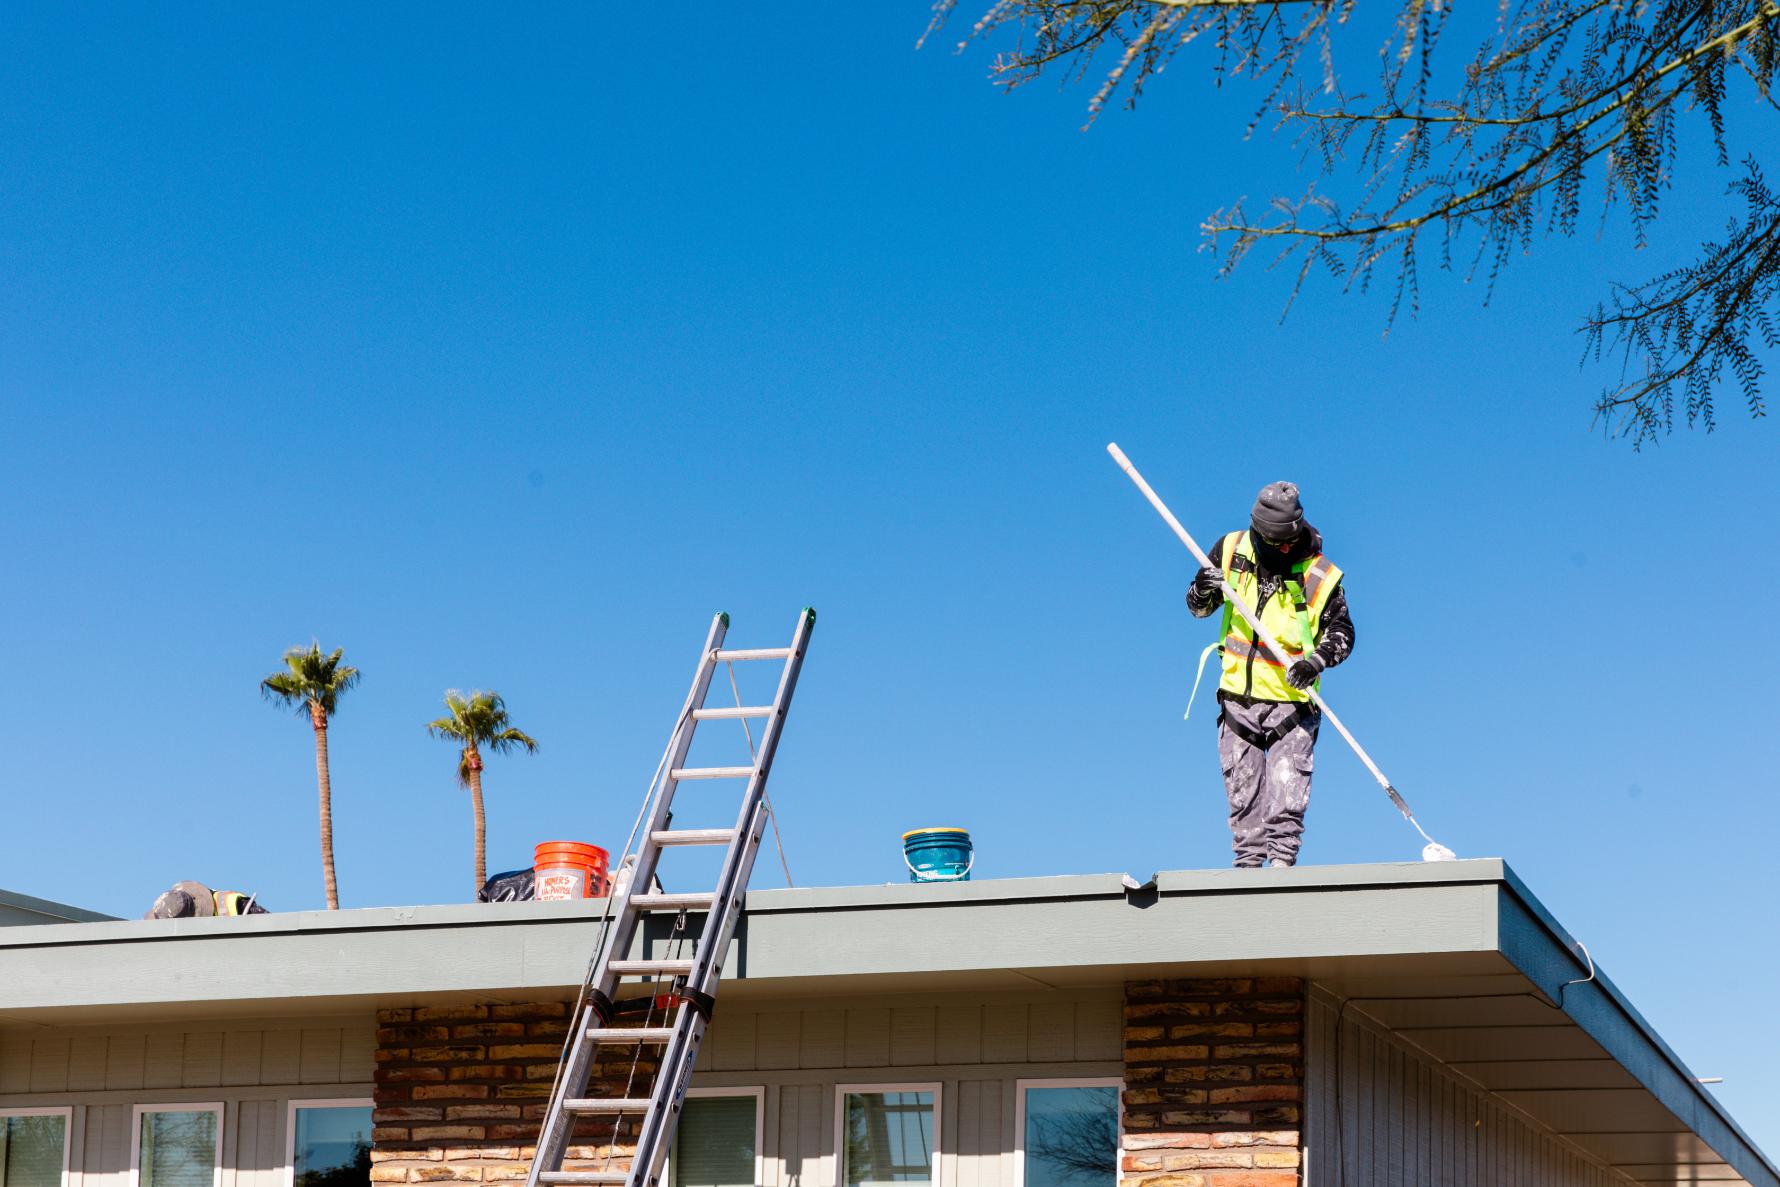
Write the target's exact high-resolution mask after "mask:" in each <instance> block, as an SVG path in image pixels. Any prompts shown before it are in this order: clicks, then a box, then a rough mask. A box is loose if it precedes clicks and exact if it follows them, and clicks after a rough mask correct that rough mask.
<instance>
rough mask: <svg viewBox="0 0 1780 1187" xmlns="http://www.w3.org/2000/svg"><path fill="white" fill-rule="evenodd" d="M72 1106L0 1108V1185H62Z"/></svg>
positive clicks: (28, 1186) (55, 1186) (58, 1186)
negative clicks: (70, 1107)
mask: <svg viewBox="0 0 1780 1187" xmlns="http://www.w3.org/2000/svg"><path fill="white" fill-rule="evenodd" d="M73 1112H74V1110H73V1109H69V1108H61V1109H3V1110H0V1187H62V1182H63V1180H64V1178H65V1177H66V1176H67V1174H68V1118H69V1117H70V1116H71V1115H72V1114H73Z"/></svg>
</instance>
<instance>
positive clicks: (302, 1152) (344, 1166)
mask: <svg viewBox="0 0 1780 1187" xmlns="http://www.w3.org/2000/svg"><path fill="white" fill-rule="evenodd" d="M296 1113H297V1115H296V1134H295V1135H294V1141H293V1142H292V1151H291V1163H292V1165H291V1170H292V1175H291V1180H292V1187H365V1185H366V1184H367V1183H369V1182H370V1181H371V1110H370V1109H369V1108H366V1107H364V1106H360V1105H334V1106H327V1107H318V1108H308V1109H298V1110H297V1111H296Z"/></svg>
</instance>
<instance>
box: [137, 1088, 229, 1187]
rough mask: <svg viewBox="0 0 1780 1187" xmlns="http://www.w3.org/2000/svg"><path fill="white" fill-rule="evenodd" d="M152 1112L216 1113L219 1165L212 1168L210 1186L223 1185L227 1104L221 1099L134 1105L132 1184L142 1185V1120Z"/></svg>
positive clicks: (217, 1158) (140, 1186)
mask: <svg viewBox="0 0 1780 1187" xmlns="http://www.w3.org/2000/svg"><path fill="white" fill-rule="evenodd" d="M150 1113H214V1114H216V1165H215V1166H214V1167H213V1168H211V1172H210V1187H222V1179H223V1173H222V1163H223V1121H224V1104H223V1102H222V1101H220V1100H206V1101H172V1102H169V1103H166V1104H158V1105H133V1106H131V1108H130V1187H142V1119H143V1118H144V1117H146V1116H147V1115H148V1114H150Z"/></svg>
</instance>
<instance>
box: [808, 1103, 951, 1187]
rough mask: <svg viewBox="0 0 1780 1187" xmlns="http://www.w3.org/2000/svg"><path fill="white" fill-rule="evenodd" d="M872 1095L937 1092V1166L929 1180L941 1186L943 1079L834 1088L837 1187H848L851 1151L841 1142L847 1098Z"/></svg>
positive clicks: (934, 1164) (943, 1123) (943, 1142)
mask: <svg viewBox="0 0 1780 1187" xmlns="http://www.w3.org/2000/svg"><path fill="white" fill-rule="evenodd" d="M870 1092H931V1093H933V1165H932V1167H931V1173H930V1174H929V1175H928V1181H929V1183H930V1184H931V1187H940V1178H939V1167H940V1162H939V1160H940V1155H941V1154H943V1153H944V1152H945V1138H944V1136H943V1135H944V1132H945V1118H946V1111H945V1083H944V1082H943V1081H940V1080H924V1081H918V1082H912V1083H911V1082H908V1081H892V1082H889V1083H881V1084H869V1083H868V1084H836V1085H835V1086H834V1130H833V1140H834V1180H833V1182H834V1187H846V1182H847V1152H846V1149H845V1147H844V1146H843V1145H842V1143H841V1132H842V1127H843V1126H844V1125H846V1123H847V1097H848V1096H849V1095H853V1096H863V1095H865V1094H866V1093H870Z"/></svg>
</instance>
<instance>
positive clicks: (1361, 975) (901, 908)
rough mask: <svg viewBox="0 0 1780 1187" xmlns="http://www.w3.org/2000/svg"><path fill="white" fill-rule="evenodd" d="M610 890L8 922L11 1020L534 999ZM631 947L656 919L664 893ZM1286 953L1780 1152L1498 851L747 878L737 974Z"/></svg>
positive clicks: (1654, 1130) (1704, 1141)
mask: <svg viewBox="0 0 1780 1187" xmlns="http://www.w3.org/2000/svg"><path fill="white" fill-rule="evenodd" d="M604 905H605V904H604V903H603V901H599V900H590V901H583V902H565V903H537V902H533V903H501V904H465V905H459V906H432V907H382V908H371V909H361V910H349V911H332V912H328V911H314V912H298V913H290V914H271V915H255V916H247V917H241V918H222V919H215V918H212V919H181V920H118V921H112V922H94V923H82V924H76V925H67V924H60V925H56V926H41V927H14V928H0V1026H8V1025H14V1024H22V1025H33V1024H35V1025H41V1024H46V1023H47V1024H69V1025H80V1024H85V1023H98V1022H117V1021H122V1020H130V1019H137V1020H140V1019H148V1018H173V1017H194V1016H201V1017H208V1018H214V1017H217V1016H219V1015H227V1014H230V1013H233V1014H237V1015H242V1016H248V1015H258V1016H265V1015H268V1014H276V1013H279V1012H284V1011H290V1012H296V1013H305V1012H311V1013H312V1012H317V1011H321V1010H334V1011H337V1010H339V1009H341V1008H357V1007H360V1006H366V1007H368V1006H371V1005H374V1004H379V1003H403V1004H405V1003H411V1002H413V1001H415V1000H417V999H420V998H435V999H441V1000H485V1001H502V1000H520V999H525V998H533V999H535V998H538V997H541V996H552V995H566V994H568V993H569V992H570V991H571V990H572V987H573V986H576V985H579V983H580V981H581V978H582V975H583V973H584V971H585V969H586V966H587V962H588V959H589V955H590V953H591V951H592V948H593V945H594V942H595V939H596V936H597V933H598V920H599V916H600V914H601V912H602V910H603V909H604ZM650 922H651V926H650V927H648V928H646V929H644V934H643V935H642V936H640V937H639V941H638V950H639V954H640V953H641V951H643V950H646V949H647V950H654V949H659V948H660V947H661V946H663V945H664V944H665V942H666V939H667V933H666V925H667V923H668V922H670V919H669V918H667V917H662V918H659V919H653V920H651V921H650ZM1238 971H1240V972H1245V973H1252V972H1259V971H1268V972H1279V973H1287V974H1291V975H1296V976H1301V977H1304V978H1306V979H1307V980H1309V981H1310V982H1312V983H1313V984H1314V985H1316V986H1319V987H1320V988H1321V989H1322V991H1324V992H1327V993H1330V994H1334V995H1336V996H1338V997H1340V998H1345V999H1348V1000H1349V1003H1350V1007H1349V1008H1350V1010H1351V1011H1355V1012H1359V1013H1362V1014H1364V1015H1366V1016H1367V1017H1368V1018H1369V1019H1371V1020H1372V1021H1373V1022H1374V1023H1376V1024H1378V1025H1380V1026H1383V1027H1385V1028H1387V1029H1389V1030H1391V1031H1392V1032H1393V1033H1397V1034H1399V1035H1402V1036H1404V1037H1406V1038H1407V1039H1408V1040H1409V1041H1412V1042H1413V1043H1414V1044H1415V1045H1416V1046H1418V1047H1419V1048H1421V1049H1422V1050H1424V1051H1426V1052H1428V1054H1429V1055H1430V1056H1432V1057H1434V1058H1436V1059H1439V1060H1442V1061H1444V1062H1446V1063H1448V1064H1449V1065H1450V1066H1452V1067H1454V1068H1455V1069H1456V1070H1458V1071H1459V1072H1460V1073H1461V1074H1463V1075H1465V1076H1467V1077H1469V1078H1470V1079H1472V1080H1474V1081H1476V1082H1477V1083H1479V1084H1481V1085H1483V1086H1484V1087H1485V1088H1488V1089H1489V1090H1491V1091H1492V1092H1494V1093H1496V1094H1497V1095H1498V1096H1500V1097H1501V1098H1503V1099H1505V1100H1507V1101H1509V1102H1510V1103H1512V1104H1514V1105H1515V1106H1516V1107H1518V1108H1520V1109H1522V1110H1523V1111H1525V1112H1527V1113H1529V1114H1530V1115H1532V1116H1534V1117H1535V1118H1537V1119H1538V1120H1540V1121H1541V1122H1542V1123H1543V1124H1545V1125H1547V1126H1549V1127H1550V1128H1552V1129H1553V1130H1554V1131H1556V1132H1558V1133H1560V1134H1563V1135H1565V1136H1566V1137H1567V1138H1569V1139H1570V1140H1571V1141H1573V1142H1575V1143H1576V1144H1577V1145H1579V1146H1581V1147H1583V1148H1585V1149H1588V1150H1590V1151H1591V1152H1593V1153H1595V1154H1596V1155H1597V1156H1599V1157H1601V1158H1603V1159H1605V1160H1606V1161H1608V1162H1610V1163H1612V1164H1614V1165H1616V1166H1619V1167H1621V1168H1623V1169H1625V1170H1626V1172H1627V1173H1628V1174H1629V1175H1630V1176H1631V1177H1632V1178H1634V1179H1635V1180H1637V1181H1640V1182H1648V1183H1679V1182H1693V1181H1697V1180H1699V1179H1700V1178H1702V1177H1707V1178H1712V1179H1714V1180H1715V1181H1723V1182H1737V1181H1742V1182H1747V1183H1750V1184H1757V1185H1759V1187H1780V1172H1776V1170H1775V1168H1774V1166H1773V1165H1772V1164H1771V1163H1770V1162H1769V1161H1768V1160H1767V1159H1766V1158H1765V1157H1764V1156H1763V1155H1762V1153H1761V1152H1760V1151H1759V1150H1758V1149H1757V1148H1756V1147H1755V1145H1754V1143H1753V1142H1751V1141H1750V1140H1749V1139H1748V1137H1747V1136H1746V1135H1744V1134H1743V1132H1742V1131H1741V1129H1739V1128H1738V1127H1737V1125H1736V1123H1735V1122H1734V1121H1732V1120H1731V1118H1730V1117H1729V1116H1728V1114H1726V1113H1725V1112H1724V1110H1723V1109H1722V1108H1721V1107H1720V1105H1719V1103H1718V1102H1717V1100H1716V1099H1715V1098H1713V1097H1712V1096H1711V1094H1710V1093H1708V1092H1707V1091H1706V1090H1705V1089H1704V1088H1702V1087H1701V1086H1700V1084H1699V1083H1698V1081H1697V1078H1696V1077H1695V1076H1694V1075H1693V1073H1692V1072H1690V1071H1689V1070H1688V1069H1687V1067H1686V1066H1685V1065H1684V1064H1683V1063H1682V1061H1681V1060H1680V1059H1679V1058H1678V1057H1677V1056H1676V1055H1675V1053H1674V1052H1673V1051H1672V1050H1670V1049H1669V1047H1668V1046H1667V1045H1666V1044H1665V1043H1664V1042H1663V1041H1662V1039H1661V1038H1660V1037H1659V1036H1658V1035H1657V1034H1656V1032H1655V1030H1654V1029H1653V1028H1652V1027H1651V1026H1650V1025H1649V1024H1648V1023H1647V1022H1646V1021H1645V1020H1644V1019H1643V1018H1642V1017H1641V1016H1640V1015H1639V1014H1638V1013H1637V1011H1636V1010H1635V1009H1634V1008H1633V1007H1632V1006H1631V1004H1630V1003H1629V1002H1628V1001H1627V1000H1626V999H1625V997H1624V995H1623V994H1621V993H1620V992H1619V990H1618V989H1617V988H1616V987H1614V985H1613V984H1612V982H1611V981H1610V980H1609V979H1608V978H1607V977H1606V976H1605V975H1604V974H1601V973H1600V972H1599V970H1598V969H1597V970H1595V973H1594V976H1593V977H1592V978H1590V963H1589V961H1588V960H1587V958H1586V956H1585V955H1584V954H1583V951H1582V949H1581V946H1580V945H1578V944H1576V942H1575V941H1574V940H1573V939H1572V938H1571V937H1570V936H1569V935H1568V934H1567V933H1566V932H1565V931H1564V930H1563V929H1562V928H1561V927H1560V926H1559V925H1558V924H1557V922H1556V920H1554V919H1553V918H1552V917H1551V915H1550V913H1549V912H1548V911H1546V910H1545V908H1544V907H1543V906H1542V905H1541V904H1540V903H1539V902H1538V900H1537V899H1536V898H1535V897H1534V896H1533V895H1532V893H1531V892H1530V891H1528V890H1527V888H1526V887H1525V885H1524V884H1522V883H1521V881H1520V879H1519V878H1518V877H1516V876H1515V874H1514V873H1513V871H1511V870H1510V869H1509V868H1508V867H1507V865H1506V864H1505V863H1504V862H1502V861H1499V860H1495V859H1484V860H1473V861H1460V862H1445V863H1432V864H1423V863H1403V864H1381V865H1356V866H1314V867H1299V868H1296V869H1289V870H1194V871H1177V872H1168V873H1163V874H1159V875H1157V876H1156V877H1155V878H1154V879H1152V880H1151V881H1150V882H1149V883H1146V884H1145V885H1144V886H1142V887H1139V888H1137V889H1135V890H1134V889H1132V888H1131V886H1130V885H1128V884H1127V880H1126V879H1125V878H1124V877H1123V876H1121V875H1119V874H1090V875H1075V876H1064V877H1048V878H1018V879H1002V880H995V881H982V882H966V883H954V884H946V885H933V884H928V885H911V884H906V883H903V884H892V885H884V886H855V887H837V888H823V889H797V890H754V891H750V892H749V896H748V909H747V913H746V916H745V918H744V919H743V921H742V924H741V927H740V929H739V930H738V932H737V937H736V943H735V944H734V945H733V946H732V949H731V952H730V955H729V959H728V961H727V962H726V965H725V969H724V976H725V978H726V981H725V985H724V989H723V993H724V995H725V997H727V998H744V997H747V998H772V997H781V998H782V997H796V996H800V995H805V994H810V993H815V992H821V993H838V992H859V993H900V992H923V991H943V990H956V989H996V988H1010V989H1020V990H1031V989H1032V988H1033V987H1034V985H1035V983H1036V984H1037V985H1038V986H1053V987H1058V988H1068V987H1081V986H1093V985H1113V984H1118V983H1121V982H1123V981H1126V980H1131V979H1136V978H1140V977H1155V976H1171V975H1182V976H1190V975H1215V974H1217V973H1229V972H1238Z"/></svg>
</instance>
